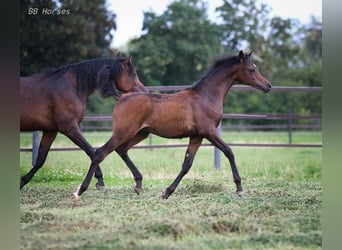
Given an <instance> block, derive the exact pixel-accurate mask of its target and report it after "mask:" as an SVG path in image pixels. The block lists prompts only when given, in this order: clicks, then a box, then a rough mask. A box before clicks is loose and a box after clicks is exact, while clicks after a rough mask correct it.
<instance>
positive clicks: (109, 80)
mask: <svg viewBox="0 0 342 250" xmlns="http://www.w3.org/2000/svg"><path fill="white" fill-rule="evenodd" d="M96 81H97V86H98V88H99V89H100V93H101V96H102V97H103V98H106V97H109V96H113V97H114V99H115V100H119V98H120V96H121V94H122V93H121V92H120V91H119V90H118V89H117V88H116V85H115V80H114V76H113V72H112V68H111V67H110V65H104V66H103V67H102V68H101V69H100V70H99V72H98V73H97V79H96Z"/></svg>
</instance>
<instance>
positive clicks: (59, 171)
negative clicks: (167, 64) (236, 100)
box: [20, 132, 322, 249]
mask: <svg viewBox="0 0 342 250" xmlns="http://www.w3.org/2000/svg"><path fill="white" fill-rule="evenodd" d="M85 136H86V138H87V139H88V140H89V141H90V143H91V144H92V145H95V146H101V145H103V144H104V142H105V141H106V140H107V139H108V138H109V136H110V133H104V132H102V133H86V134H85ZM223 137H224V140H225V141H226V142H231V143H237V142H258V143H259V142H260V143H267V142H274V143H287V140H288V138H287V134H286V133H281V132H267V133H266V132H243V133H238V132H232V133H226V132H225V133H223ZM30 140H31V135H30V134H24V133H23V134H21V146H22V147H25V146H27V147H28V146H30V143H31V142H30ZM186 141H187V140H165V139H162V138H158V137H154V138H153V143H155V144H160V143H186ZM293 142H294V143H321V133H319V132H296V133H294V137H293ZM143 143H146V144H147V143H148V140H146V141H145V142H143ZM72 145H73V144H72V143H71V142H69V141H68V140H66V139H65V138H64V137H63V136H58V138H57V140H56V142H55V144H54V146H55V147H59V146H72ZM232 149H233V152H234V154H235V158H236V162H237V165H238V169H239V171H240V175H241V177H242V185H243V188H244V192H245V195H244V197H243V198H240V197H238V196H236V195H235V185H234V183H233V181H232V175H231V170H230V166H229V163H228V160H227V159H225V158H224V157H223V156H222V157H221V165H222V166H221V170H220V171H215V170H214V168H213V148H211V147H202V148H200V150H199V152H198V153H197V155H196V158H195V161H194V163H193V167H192V168H191V170H190V171H189V173H188V174H187V175H186V176H185V177H184V179H183V180H182V182H181V183H180V185H179V186H178V188H177V189H176V191H175V193H174V194H173V195H171V196H170V198H169V199H168V200H167V201H164V200H161V199H160V195H161V194H162V193H163V191H164V190H165V188H166V187H167V186H168V185H169V184H170V183H171V182H172V181H173V179H174V178H175V177H176V175H177V174H178V172H179V171H180V167H181V163H182V161H183V157H184V153H185V148H171V149H154V150H143V149H135V150H131V151H130V156H131V158H132V160H133V161H134V162H135V163H136V165H137V166H138V168H139V169H140V171H141V172H142V174H143V176H144V180H143V191H142V193H141V195H140V196H137V195H136V194H135V193H134V191H133V188H132V187H133V185H134V181H133V178H132V175H131V173H130V171H129V170H128V168H127V167H126V166H125V165H124V163H123V162H122V161H121V159H120V158H119V157H118V156H117V155H116V154H115V153H113V154H111V155H109V156H108V157H107V158H106V159H105V160H104V161H103V162H102V164H101V168H102V170H103V172H104V176H105V183H106V190H105V191H103V192H101V191H97V190H96V189H95V187H94V184H95V180H93V181H92V183H91V185H90V187H89V189H88V190H87V191H86V192H85V193H84V194H83V195H82V197H81V198H80V199H78V200H74V199H73V197H72V192H74V191H75V189H76V187H77V186H78V185H79V184H80V183H81V182H82V180H83V178H84V176H85V174H86V172H87V169H88V167H89V164H90V161H89V159H88V158H87V156H86V155H85V153H83V152H81V151H74V152H50V154H49V156H48V159H47V161H46V163H45V165H44V166H43V168H42V169H41V170H40V171H38V173H37V174H36V176H35V177H34V178H33V179H32V181H31V182H30V183H29V184H28V185H27V186H26V187H25V188H24V189H23V190H22V191H21V195H20V210H21V214H20V228H21V240H20V245H21V248H22V249H49V248H51V249H321V243H322V231H321V211H322V185H321V165H322V150H321V149H320V148H254V147H246V148H245V147H233V148H232ZM20 156H21V157H20V165H21V166H20V169H21V174H22V175H23V174H24V173H26V172H27V171H28V170H29V168H30V162H31V154H30V153H21V154H20Z"/></svg>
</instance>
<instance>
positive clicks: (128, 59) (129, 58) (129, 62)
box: [125, 56, 132, 66]
mask: <svg viewBox="0 0 342 250" xmlns="http://www.w3.org/2000/svg"><path fill="white" fill-rule="evenodd" d="M125 61H126V64H127V66H130V65H131V64H132V56H128V57H127V58H126V60H125Z"/></svg>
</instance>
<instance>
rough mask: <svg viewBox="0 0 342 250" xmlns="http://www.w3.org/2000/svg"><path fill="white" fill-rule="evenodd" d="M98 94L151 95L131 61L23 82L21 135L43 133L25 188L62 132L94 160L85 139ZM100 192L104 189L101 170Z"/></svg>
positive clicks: (100, 62) (75, 67)
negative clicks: (91, 100) (83, 127)
mask: <svg viewBox="0 0 342 250" xmlns="http://www.w3.org/2000/svg"><path fill="white" fill-rule="evenodd" d="M95 90H98V91H99V92H100V94H101V96H102V97H103V98H106V97H109V96H113V97H114V98H119V96H120V91H122V92H134V91H137V92H148V90H147V89H146V88H145V86H144V85H143V84H142V83H141V82H140V81H139V78H138V75H137V73H136V70H135V68H134V66H133V64H132V62H131V57H123V56H121V55H120V54H118V55H117V56H116V58H114V59H92V60H85V61H81V62H79V63H74V64H69V65H65V66H62V67H59V68H56V69H49V70H45V71H43V72H42V73H38V74H35V75H32V76H29V77H21V78H20V131H34V130H42V131H43V135H42V139H41V141H40V145H39V151H38V156H37V160H36V163H35V164H34V166H33V167H32V168H31V170H30V171H29V172H28V173H27V174H26V175H24V176H23V177H22V178H21V182H20V189H21V188H22V187H23V186H25V185H26V184H27V183H28V182H29V181H30V180H31V178H32V177H33V176H34V174H35V173H36V172H37V171H38V169H39V168H41V167H42V166H43V164H44V162H45V160H46V157H47V154H48V152H49V149H50V146H51V144H52V142H53V141H54V139H55V138H56V136H57V133H58V132H60V133H62V134H64V135H66V136H67V137H68V138H69V139H70V140H71V141H73V142H74V143H75V144H76V145H77V146H79V147H80V148H81V149H83V150H84V151H85V153H86V154H87V155H88V156H89V157H90V159H91V160H92V159H93V157H94V149H93V148H92V146H91V145H90V144H89V143H88V142H87V141H86V139H85V138H84V137H83V136H82V133H81V131H80V128H79V123H80V122H81V121H82V119H83V116H84V112H85V108H86V100H87V97H88V96H89V95H90V94H92V93H93V92H94V91H95ZM95 177H96V178H97V180H98V182H97V184H96V186H97V188H99V189H101V188H103V186H104V182H103V177H102V171H101V169H97V170H96V172H95Z"/></svg>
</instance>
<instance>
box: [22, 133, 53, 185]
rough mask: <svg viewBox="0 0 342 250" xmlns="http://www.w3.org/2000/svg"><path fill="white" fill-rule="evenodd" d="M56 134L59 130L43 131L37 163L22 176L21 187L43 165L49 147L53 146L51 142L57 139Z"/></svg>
mask: <svg viewBox="0 0 342 250" xmlns="http://www.w3.org/2000/svg"><path fill="white" fill-rule="evenodd" d="M56 136H57V132H46V131H43V135H42V139H41V141H40V144H39V151H38V156H37V160H36V163H35V164H34V166H33V167H32V168H31V170H30V171H29V172H28V173H27V174H26V175H24V176H23V177H22V178H21V181H20V189H22V187H23V186H25V185H26V184H27V183H28V182H29V181H30V180H31V179H32V177H33V176H34V175H35V173H36V172H37V171H38V170H39V169H40V168H41V167H42V166H43V164H44V162H45V160H46V157H47V155H48V152H49V149H50V147H51V144H52V142H53V141H54V140H55V138H56Z"/></svg>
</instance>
